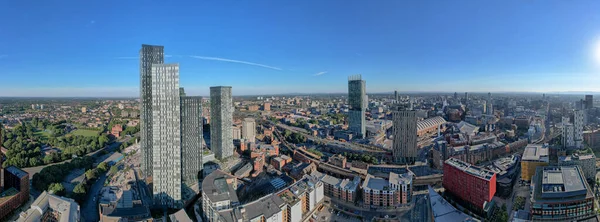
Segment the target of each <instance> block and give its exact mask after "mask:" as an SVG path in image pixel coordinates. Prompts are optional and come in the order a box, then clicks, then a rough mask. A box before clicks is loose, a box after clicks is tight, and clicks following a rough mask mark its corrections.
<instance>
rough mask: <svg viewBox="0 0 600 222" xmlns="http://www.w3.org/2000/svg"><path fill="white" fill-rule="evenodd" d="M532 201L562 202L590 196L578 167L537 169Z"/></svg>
mask: <svg viewBox="0 0 600 222" xmlns="http://www.w3.org/2000/svg"><path fill="white" fill-rule="evenodd" d="M533 183H534V189H535V190H534V199H535V200H538V201H542V202H548V201H550V202H553V201H556V202H563V201H571V200H577V199H584V198H587V197H588V196H590V197H591V196H592V193H591V190H590V188H589V187H588V185H587V183H586V182H585V177H584V176H583V173H582V172H581V169H580V168H579V166H552V167H538V168H537V169H536V175H535V178H534V181H533Z"/></svg>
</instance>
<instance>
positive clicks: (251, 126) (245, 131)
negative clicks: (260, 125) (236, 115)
mask: <svg viewBox="0 0 600 222" xmlns="http://www.w3.org/2000/svg"><path fill="white" fill-rule="evenodd" d="M242 139H247V140H248V141H250V142H255V140H256V121H255V120H254V119H252V118H245V119H244V121H243V122H242Z"/></svg>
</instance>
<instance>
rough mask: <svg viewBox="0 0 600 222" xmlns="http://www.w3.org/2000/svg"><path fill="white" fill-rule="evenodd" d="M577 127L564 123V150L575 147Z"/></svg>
mask: <svg viewBox="0 0 600 222" xmlns="http://www.w3.org/2000/svg"><path fill="white" fill-rule="evenodd" d="M574 134H575V127H574V125H573V124H571V123H563V129H562V144H563V146H564V148H571V147H575V145H576V144H575V137H574Z"/></svg>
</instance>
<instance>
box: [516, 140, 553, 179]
mask: <svg viewBox="0 0 600 222" xmlns="http://www.w3.org/2000/svg"><path fill="white" fill-rule="evenodd" d="M548 162H549V159H548V145H547V144H544V145H537V144H529V145H527V147H526V148H525V151H524V152H523V157H522V158H521V179H522V180H525V181H531V177H533V175H534V174H535V169H536V168H537V167H538V166H548Z"/></svg>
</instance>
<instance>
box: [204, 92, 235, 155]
mask: <svg viewBox="0 0 600 222" xmlns="http://www.w3.org/2000/svg"><path fill="white" fill-rule="evenodd" d="M232 125H233V101H232V98H231V86H213V87H210V149H211V150H212V152H213V153H214V154H215V157H216V158H218V159H224V158H227V157H230V156H233V150H234V147H233V135H232V134H233V128H232Z"/></svg>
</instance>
